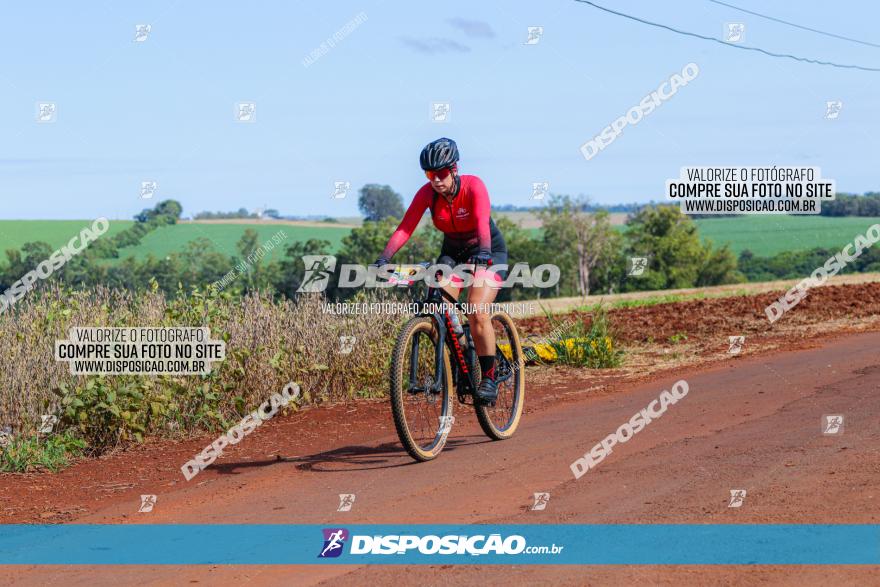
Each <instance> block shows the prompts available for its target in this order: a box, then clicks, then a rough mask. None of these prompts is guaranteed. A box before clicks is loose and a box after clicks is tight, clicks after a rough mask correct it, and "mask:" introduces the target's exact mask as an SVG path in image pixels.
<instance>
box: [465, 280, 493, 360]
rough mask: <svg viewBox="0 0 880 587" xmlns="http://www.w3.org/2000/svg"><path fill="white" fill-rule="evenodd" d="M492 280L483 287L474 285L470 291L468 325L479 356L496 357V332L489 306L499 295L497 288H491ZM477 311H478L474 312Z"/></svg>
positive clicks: (487, 281)
mask: <svg viewBox="0 0 880 587" xmlns="http://www.w3.org/2000/svg"><path fill="white" fill-rule="evenodd" d="M489 283H490V280H488V279H487V280H486V283H485V284H483V285H473V286H472V287H471V288H470V290H469V291H468V306H469V308H468V310H469V313H468V324H470V325H471V335H472V336H473V337H474V346H475V347H476V350H477V355H478V356H485V355H491V356H493V357H494V356H495V330H494V329H493V328H492V321H491V320H490V318H491V315H492V313H491V311H490V309H489V305H490V304H491V303H492V302H494V301H495V297H496V296H497V295H498V290H497V289H496V288H493V287H490V285H489ZM474 310H476V311H474Z"/></svg>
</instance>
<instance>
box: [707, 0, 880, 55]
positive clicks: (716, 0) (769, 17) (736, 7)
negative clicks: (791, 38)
mask: <svg viewBox="0 0 880 587" xmlns="http://www.w3.org/2000/svg"><path fill="white" fill-rule="evenodd" d="M709 2H714V3H715V4H720V5H721V6H727V7H728V8H733V9H734V10H739V11H740V12H746V13H748V14H754V15H755V16H758V17H761V18H766V19H767V20H772V21H775V22H781V23H782V24H787V25H788V26H793V27H795V28H797V29H803V30H805V31H811V32H814V33H819V34H820V35H825V36H826V37H834V38H835V39H842V40H844V41H852V42H853V43H859V44H860V45H868V46H869V47H877V48H878V49H880V45H877V44H876V43H870V42H868V41H860V40H858V39H853V38H851V37H844V36H843V35H835V34H834V33H829V32H827V31H820V30H819V29H812V28H810V27H808V26H803V25H800V24H795V23H793V22H788V21H787V20H782V19H781V18H774V17H772V16H767V15H766V14H761V13H759V12H753V11H751V10H746V9H745V8H740V7H739V6H734V5H733V4H728V3H727V2H720V1H719V0H709Z"/></svg>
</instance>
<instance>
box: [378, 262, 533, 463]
mask: <svg viewBox="0 0 880 587" xmlns="http://www.w3.org/2000/svg"><path fill="white" fill-rule="evenodd" d="M429 265H430V264H429V263H421V264H419V265H418V266H421V267H423V268H427V267H428V266H429ZM418 266H416V267H418ZM412 273H413V272H412V271H411V270H408V272H407V273H406V274H402V273H401V272H400V270H398V271H396V272H395V273H394V274H393V275H392V280H393V281H396V285H398V286H400V287H406V286H410V285H412V281H408V280H407V276H409V275H412ZM461 309H462V304H460V303H458V301H457V300H455V299H453V298H452V296H450V295H449V294H448V293H447V292H446V291H444V290H443V289H440V288H434V287H428V294H427V297H426V298H425V299H424V300H422V301H421V302H419V306H418V312H417V314H416V316H415V317H413V318H411V319H410V320H409V321H408V322H407V323H406V324H405V325H404V326H403V328H402V329H401V331H400V334H399V335H398V336H397V341H396V343H395V345H394V351H393V353H392V355H391V412H392V413H393V415H394V426H395V427H396V428H397V434H398V436H399V437H400V442H401V443H402V444H403V446H404V448H405V449H406V451H407V452H408V453H409V454H410V456H412V458H414V459H415V460H417V461H430V460H432V459H435V458H437V456H438V455H439V454H440V452H441V451H442V450H443V447H444V446H445V445H446V440H447V438H448V436H449V433H450V431H451V429H452V424H453V422H454V421H455V418H454V417H453V405H454V401H453V398H452V394H453V390H454V391H455V395H456V397H457V400H458V403H460V404H464V405H468V404H470V405H473V406H474V409H475V410H476V414H477V420H478V421H479V423H480V427H481V428H482V429H483V432H484V433H485V434H486V436H488V437H489V438H491V439H493V440H505V439H507V438H510V437H511V436H513V433H514V432H515V431H516V429H517V426H519V421H520V417H521V416H522V411H523V403H524V400H525V378H524V373H523V366H524V364H525V363H524V358H523V350H522V345H521V344H520V338H519V333H518V332H517V330H516V325H514V323H513V320H512V319H511V317H510V316H509V315H508V314H507V313H506V312H504V311H500V310H499V311H495V312H493V313H492V315H491V324H492V326H493V329H494V330H495V340H496V346H495V380H496V382H497V383H498V397H497V399H496V400H495V402H493V403H492V404H488V405H487V404H485V403H484V402H481V401H479V400H477V399H476V390H477V388H478V386H479V384H480V381H479V379H480V367H479V362H478V360H477V353H476V349H475V347H474V341H473V338H472V337H471V332H470V325H469V324H461V321H459V320H457V314H455V315H453V313H454V312H459V311H460V310H461ZM457 330H460V333H459V332H456V331H457Z"/></svg>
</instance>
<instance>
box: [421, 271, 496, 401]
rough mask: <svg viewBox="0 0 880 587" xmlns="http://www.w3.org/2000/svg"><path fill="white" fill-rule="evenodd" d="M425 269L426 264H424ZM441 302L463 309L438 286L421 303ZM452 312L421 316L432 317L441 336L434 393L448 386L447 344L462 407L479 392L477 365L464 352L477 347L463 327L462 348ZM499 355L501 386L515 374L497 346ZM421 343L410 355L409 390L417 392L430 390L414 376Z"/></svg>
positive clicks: (436, 350) (435, 361)
mask: <svg viewBox="0 0 880 587" xmlns="http://www.w3.org/2000/svg"><path fill="white" fill-rule="evenodd" d="M422 265H423V266H424V265H425V264H422ZM442 300H445V301H447V302H448V303H449V304H450V305H451V306H452V307H453V308H461V303H459V301H458V300H456V299H455V298H453V297H452V296H451V295H450V294H449V293H448V292H447V291H446V290H444V289H442V288H436V287H430V286H429V287H428V295H427V297H426V298H425V300H424V301H423V302H422V303H423V304H425V305H427V304H430V303H437V302H440V301H442ZM451 311H452V310H449V311H446V312H427V311H422V312H419V315H420V316H430V317H431V318H432V319H433V320H434V323H435V324H436V326H437V332H438V336H439V342H440V344H438V345H436V346H435V356H434V364H435V365H436V367H435V373H434V383H433V384H432V385H431V389H430V391H431V393H434V394H440V393H441V392H442V390H443V386H444V385H445V383H446V381H445V377H446V373H445V369H443V348H444V346H446V345H448V346H449V350H450V352H451V354H452V356H453V357H454V359H453V360H452V378H453V383H454V384H455V390H456V395H457V396H458V401H459V403H461V404H469V403H470V402H468V401H467V399H468V397H470V398H471V399H473V398H474V397H475V396H476V391H477V382H476V379H475V375H474V373H473V371H472V369H471V366H472V365H475V363H476V362H475V361H474V363H470V362H469V361H468V358H467V357H465V353H476V348H475V346H474V339H473V337H472V335H471V329H470V324H464V325H462V328H463V329H464V335H463V336H464V342H465V345H466V346H465V347H464V348H462V346H461V342H460V341H459V336H456V335H455V330H454V329H453V327H452V318H451V316H450V312H451ZM499 354H500V355H501V356H500V360H499V361H498V363H497V365H496V372H497V373H498V375H497V376H496V381H498V382H499V383H501V382H503V381H506V380H507V379H509V378H510V377H511V376H512V375H513V372H512V369H511V365H510V362H509V361H508V360H507V358H506V357H505V356H504V355H503V353H500V352H499V350H498V348H497V346H496V357H497V356H498V355H499ZM418 360H419V354H418V344H416V345H415V346H414V351H413V353H412V354H411V355H410V370H409V373H410V387H409V388H410V390H412V391H413V392H415V393H423V392H425V391H427V390H426V389H424V388H423V387H421V386H420V385H419V383H418V381H415V375H416V373H418Z"/></svg>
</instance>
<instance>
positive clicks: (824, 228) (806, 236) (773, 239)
mask: <svg viewBox="0 0 880 587" xmlns="http://www.w3.org/2000/svg"><path fill="white" fill-rule="evenodd" d="M878 222H880V218H874V217H867V216H862V217H860V216H841V217H831V216H769V215H768V216H738V217H736V218H707V219H705V220H697V221H696V223H697V226H698V227H699V230H700V236H701V237H703V238H708V239H712V241H714V242H715V244H717V245H721V244H724V243H729V244H730V249H731V250H732V251H733V252H734V253H735V254H737V255H738V254H739V253H740V252H741V251H743V250H745V249H749V250H751V251H752V252H753V253H755V254H756V255H758V256H761V257H767V256H771V255H775V254H776V253H781V252H782V251H799V250H804V249H812V248H814V247H825V248H830V249H839V248H841V247H842V246H843V245H845V244H846V243H848V242H852V240H853V239H854V238H855V237H856V235H857V234H865V231H866V230H867V229H868V227H869V226H871V225H872V224H876V223H878Z"/></svg>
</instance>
